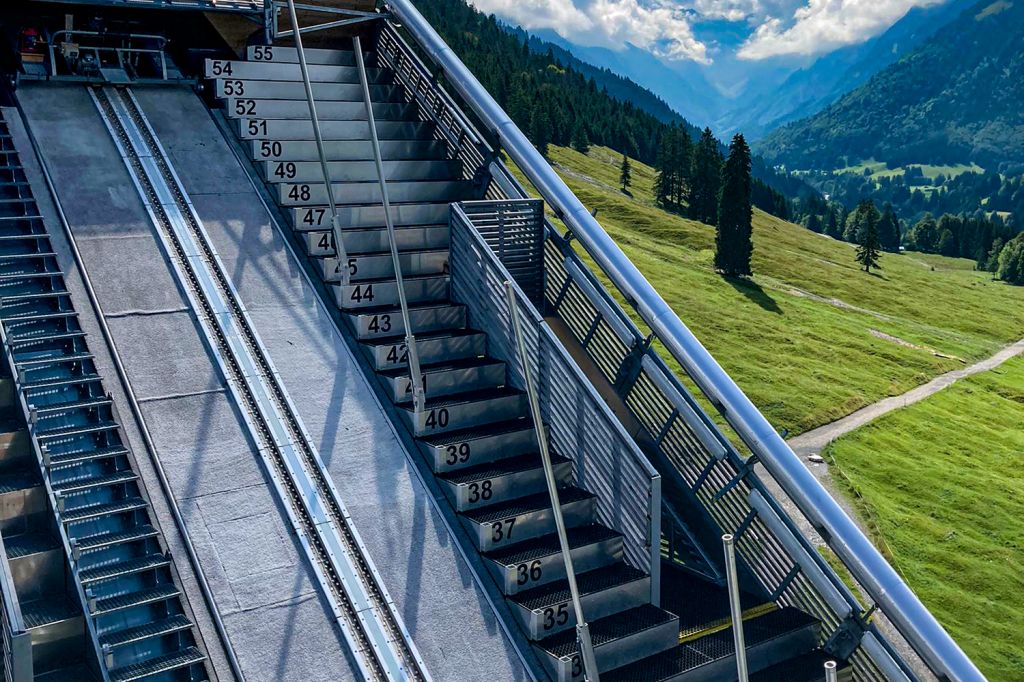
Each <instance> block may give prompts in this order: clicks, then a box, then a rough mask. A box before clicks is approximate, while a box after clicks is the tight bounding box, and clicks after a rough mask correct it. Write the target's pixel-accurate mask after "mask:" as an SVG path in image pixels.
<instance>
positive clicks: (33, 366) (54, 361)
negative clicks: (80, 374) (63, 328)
mask: <svg viewBox="0 0 1024 682" xmlns="http://www.w3.org/2000/svg"><path fill="white" fill-rule="evenodd" d="M92 359H93V355H92V353H67V354H64V355H46V356H42V357H31V358H19V357H18V356H17V355H15V356H14V364H15V366H17V367H18V369H25V370H28V371H37V370H39V369H40V368H41V367H44V366H46V365H66V364H68V363H69V362H84V361H85V360H92Z"/></svg>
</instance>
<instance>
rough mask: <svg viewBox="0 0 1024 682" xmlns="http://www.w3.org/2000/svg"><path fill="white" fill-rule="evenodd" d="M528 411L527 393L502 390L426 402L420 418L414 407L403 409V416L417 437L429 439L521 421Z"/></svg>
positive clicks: (409, 406) (510, 389) (408, 406)
mask: <svg viewBox="0 0 1024 682" xmlns="http://www.w3.org/2000/svg"><path fill="white" fill-rule="evenodd" d="M526 411H527V401H526V394H525V393H523V392H522V391H518V390H515V389H512V388H499V389H494V390H486V391H474V392H472V393H465V394H461V395H457V396H442V397H438V398H434V399H431V400H427V404H426V406H425V409H424V410H423V412H421V413H420V414H419V415H416V414H415V413H414V411H413V408H412V406H411V405H407V406H403V407H402V410H401V415H402V417H403V419H405V422H406V426H408V427H409V429H410V430H412V432H413V433H414V434H415V435H416V436H426V435H430V434H435V433H447V432H450V431H458V430H460V429H470V428H476V427H480V426H484V425H486V424H494V423H496V422H504V421H509V420H512V419H518V418H519V417H522V416H524V415H525V414H526Z"/></svg>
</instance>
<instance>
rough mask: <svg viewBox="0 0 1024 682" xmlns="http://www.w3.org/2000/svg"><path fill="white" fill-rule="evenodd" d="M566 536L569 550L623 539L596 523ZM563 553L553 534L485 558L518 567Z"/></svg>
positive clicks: (572, 530) (569, 529)
mask: <svg viewBox="0 0 1024 682" xmlns="http://www.w3.org/2000/svg"><path fill="white" fill-rule="evenodd" d="M566 536H567V538H568V540H569V549H570V550H573V549H578V548H580V547H586V546H587V545H594V544H597V543H599V542H606V541H608V540H615V539H617V538H621V537H622V533H620V532H618V531H617V530H612V529H611V528H608V527H607V526H602V525H600V524H597V523H595V524H589V525H586V526H579V527H577V528H568V529H566ZM561 553H562V550H561V546H560V545H559V544H558V536H557V535H555V534H554V533H552V534H550V535H543V536H541V537H539V538H534V539H532V540H527V541H526V542H520V543H518V544H515V545H512V546H510V547H504V548H502V549H498V550H494V551H493V552H488V553H487V554H485V555H484V556H486V557H487V558H488V559H490V560H491V561H494V562H496V563H498V564H501V565H502V566H516V565H518V564H524V563H530V562H532V561H536V560H538V559H543V558H545V557H550V556H561Z"/></svg>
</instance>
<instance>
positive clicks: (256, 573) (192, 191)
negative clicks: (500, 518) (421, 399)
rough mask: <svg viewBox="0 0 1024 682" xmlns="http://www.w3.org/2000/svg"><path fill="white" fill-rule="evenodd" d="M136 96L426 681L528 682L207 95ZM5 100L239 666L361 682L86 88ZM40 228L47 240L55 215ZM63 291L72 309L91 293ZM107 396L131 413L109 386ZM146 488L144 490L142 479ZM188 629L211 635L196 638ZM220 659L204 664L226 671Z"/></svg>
mask: <svg viewBox="0 0 1024 682" xmlns="http://www.w3.org/2000/svg"><path fill="white" fill-rule="evenodd" d="M135 95H136V98H137V100H138V102H139V104H140V105H141V108H142V110H143V111H144V113H145V115H146V116H147V117H148V119H149V122H150V124H151V125H152V127H153V130H154V132H155V134H156V136H157V138H159V141H160V143H161V144H162V146H163V148H164V149H165V150H166V152H167V155H168V157H169V160H170V161H171V163H172V164H173V166H174V169H175V171H176V173H177V175H178V176H179V178H180V180H181V183H182V185H183V186H184V189H185V191H186V192H187V194H188V195H189V198H190V200H191V202H192V204H193V205H194V207H195V209H196V212H197V214H198V216H199V218H200V220H201V221H202V223H203V226H204V227H205V230H206V232H207V234H208V235H209V238H210V240H211V242H212V244H213V246H214V248H215V249H216V252H217V254H218V255H219V258H220V261H221V262H222V263H223V264H224V267H225V270H226V274H227V275H228V277H229V279H230V281H231V283H232V284H233V286H234V287H235V289H236V290H237V292H238V295H239V298H240V299H241V301H242V302H243V303H244V306H245V308H246V310H247V311H248V315H249V318H250V319H251V320H252V322H253V324H254V326H255V328H256V330H257V331H258V333H259V336H260V338H261V339H262V340H263V342H264V344H265V350H266V352H267V354H268V356H269V358H270V359H272V361H273V364H274V366H275V367H276V369H277V372H278V375H279V377H280V380H281V382H282V384H283V385H284V387H285V388H286V389H287V391H288V393H289V394H290V396H291V400H292V401H293V403H294V406H295V408H296V410H297V412H298V415H299V416H300V417H301V420H302V422H303V423H304V425H305V427H306V430H307V431H308V432H309V434H310V435H311V437H312V441H313V443H314V444H315V446H316V448H317V449H318V450H319V452H320V455H321V457H322V459H323V461H324V463H325V464H326V467H327V470H328V472H329V474H330V476H331V478H332V479H333V483H334V485H335V487H336V488H337V490H338V492H339V494H340V497H341V499H342V500H343V502H344V503H345V505H346V506H347V508H348V511H349V513H350V515H351V518H352V521H353V523H354V525H355V527H356V529H357V530H358V531H359V534H360V535H361V537H362V540H363V542H364V543H365V545H366V548H367V550H368V553H369V555H370V557H371V559H372V561H373V562H374V563H375V565H376V567H377V569H378V570H379V572H380V574H381V578H382V581H383V583H384V586H385V587H386V589H387V591H388V592H389V593H390V595H391V597H392V599H393V600H394V602H395V605H396V607H397V610H398V613H399V615H400V617H401V619H402V621H403V622H404V624H405V627H406V628H407V629H408V630H409V632H410V633H411V636H412V639H413V641H414V642H415V645H416V647H417V648H418V650H419V652H420V654H421V655H422V657H423V659H424V662H425V665H426V668H427V670H429V672H430V674H431V675H432V677H433V678H434V679H435V680H455V679H501V680H514V679H525V678H526V673H525V671H524V670H523V668H522V665H521V663H520V662H519V659H518V658H517V656H516V654H515V652H514V651H513V649H512V646H511V644H510V643H509V641H508V640H507V639H506V638H505V636H504V634H503V631H502V629H501V628H500V627H499V624H498V622H497V620H496V618H495V616H494V613H493V611H492V609H491V606H490V604H489V602H488V600H487V598H486V595H485V594H484V592H483V590H482V589H481V588H480V587H479V585H478V584H477V583H476V582H475V580H474V577H473V575H472V572H471V571H470V569H469V567H468V565H467V564H466V562H465V560H464V559H463V557H462V555H461V554H460V552H459V550H458V548H457V547H456V544H455V541H454V540H453V539H452V538H451V537H450V536H449V533H448V530H447V528H446V527H445V524H444V521H443V519H442V518H441V516H440V515H439V513H438V512H437V511H436V509H435V507H434V506H433V504H432V501H431V499H430V498H429V495H430V493H429V492H428V491H427V490H426V489H425V488H424V486H423V485H422V483H421V481H420V480H419V478H418V477H417V476H416V474H415V472H414V471H413V467H412V465H411V464H410V462H409V459H408V458H409V455H408V453H407V452H406V451H405V449H404V447H403V445H402V444H401V442H400V441H399V440H398V438H397V437H396V435H395V433H394V432H393V430H392V426H391V424H390V423H389V421H388V419H387V417H386V415H385V413H384V412H383V410H382V408H381V407H380V405H379V403H378V402H377V399H376V397H375V396H374V394H373V392H372V390H371V388H370V386H369V385H368V384H367V382H366V378H365V376H364V374H363V373H362V370H361V369H360V367H359V366H358V364H357V363H356V360H355V359H354V357H353V356H352V354H351V351H350V350H349V347H348V346H347V345H346V344H345V342H344V340H343V338H342V337H341V335H340V332H339V331H338V329H337V327H336V326H335V323H334V321H333V320H332V319H331V317H330V316H329V315H328V314H327V313H326V311H325V309H324V308H323V306H322V304H321V303H320V301H319V299H318V294H317V291H316V290H315V289H314V287H313V286H312V285H311V284H310V283H309V281H308V280H307V279H306V278H305V276H304V274H303V271H302V269H301V267H300V265H299V264H298V263H297V262H296V261H295V259H294V258H293V256H292V254H291V252H290V251H289V250H288V249H287V248H286V245H285V242H284V240H283V238H282V236H281V235H280V234H279V233H278V231H277V227H276V226H275V225H274V224H273V221H272V219H271V216H270V214H269V213H268V211H267V209H266V208H265V206H264V205H263V203H262V202H261V200H260V197H259V195H258V194H257V192H256V191H255V190H254V189H253V187H252V184H251V183H250V181H249V178H248V176H247V175H246V173H245V171H244V170H243V168H242V167H241V166H240V165H239V163H238V162H237V161H236V159H235V157H234V155H233V153H232V151H231V149H230V147H229V146H228V144H227V142H226V141H225V139H224V138H223V136H222V135H221V132H220V130H219V129H218V127H217V126H216V125H215V123H214V121H213V120H212V118H211V117H210V116H209V114H208V112H207V110H206V107H205V105H204V104H203V103H202V101H201V100H199V99H198V98H197V97H196V96H195V95H194V94H193V93H192V92H191V91H190V90H188V89H185V88H167V87H161V88H153V89H139V90H136V91H135ZM18 97H19V100H20V103H21V104H22V106H23V108H24V110H25V111H26V113H27V116H28V118H29V122H30V125H31V128H32V130H33V132H34V134H35V136H36V138H37V140H38V141H39V143H40V145H41V147H42V152H43V155H44V157H45V160H46V163H47V166H48V168H49V169H50V170H51V172H52V175H53V181H54V183H55V185H56V189H57V193H58V199H59V201H60V203H61V205H62V207H63V209H64V212H65V214H66V215H67V218H68V221H69V223H70V228H71V230H72V233H73V235H74V238H75V241H76V243H77V245H78V247H79V249H80V251H81V253H82V257H83V260H84V265H85V268H86V271H87V274H88V275H89V277H90V278H91V280H92V282H93V284H94V286H95V289H96V292H97V295H98V298H99V304H100V306H101V307H102V314H103V315H104V317H105V319H106V322H107V324H108V325H109V327H110V329H111V331H112V334H113V336H114V343H115V345H116V347H117V350H118V351H119V353H120V355H121V357H122V358H123V360H124V363H125V365H126V369H127V372H128V375H129V378H130V381H131V384H132V386H133V389H134V393H135V395H136V397H137V398H138V400H139V401H140V403H141V405H142V411H143V414H144V417H145V422H146V425H147V426H148V428H149V429H150V431H151V432H152V434H153V439H154V441H155V446H156V449H157V453H156V454H157V456H158V457H159V458H160V461H161V462H162V464H163V466H164V467H165V469H166V470H167V472H168V475H169V478H170V482H171V487H172V488H173V492H174V497H175V501H176V502H177V504H178V505H179V506H180V508H181V510H182V513H183V515H184V517H185V520H186V525H187V532H188V534H189V537H190V538H191V540H192V542H193V543H194V544H195V545H196V548H197V550H198V553H199V556H200V561H201V566H202V570H203V572H204V573H205V574H206V576H207V577H208V579H209V581H210V583H211V586H212V590H213V595H214V600H215V602H216V606H217V609H218V610H219V611H220V613H221V614H222V616H223V619H224V622H225V624H226V627H227V630H228V635H229V638H230V641H231V645H232V647H233V648H234V650H235V651H236V653H237V655H238V658H239V660H240V663H241V666H242V668H243V672H244V674H245V676H246V678H247V679H249V680H346V679H358V678H359V675H358V673H357V671H356V668H355V667H354V663H353V661H352V658H351V656H350V655H349V654H348V653H347V646H346V641H345V639H344V637H343V636H342V634H341V633H340V631H339V628H338V627H337V626H336V625H335V624H334V622H333V617H332V614H331V611H330V609H329V606H328V604H327V602H326V600H325V598H324V596H323V594H322V592H321V589H320V587H319V585H318V583H317V581H316V579H315V577H314V575H313V571H312V569H311V567H310V565H309V562H308V560H307V558H306V556H305V555H304V553H303V550H302V548H301V545H300V543H299V542H298V541H297V539H296V537H295V535H294V533H293V532H292V530H291V525H290V524H289V522H288V519H287V518H286V514H285V511H284V509H283V508H282V504H281V502H280V500H279V499H278V498H277V496H276V492H275V489H274V487H273V486H272V485H271V482H270V480H269V478H268V474H267V471H266V470H265V468H264V467H263V466H262V464H261V458H260V456H259V455H260V453H259V452H257V451H256V444H255V442H254V441H253V440H252V438H251V437H250V435H249V433H248V431H247V429H246V427H245V423H244V420H243V417H242V413H241V412H240V410H239V408H238V406H237V405H236V404H235V401H234V400H233V398H232V394H231V393H230V392H229V391H228V390H226V387H225V378H224V376H223V375H222V374H221V373H220V371H219V370H218V366H217V364H216V363H215V362H214V359H213V358H212V356H211V351H210V348H209V347H208V345H207V344H206V342H205V341H204V338H203V334H202V333H201V329H200V326H199V325H198V323H197V320H196V318H195V315H194V313H193V311H192V310H191V308H190V306H189V304H188V299H187V298H186V297H185V295H184V293H183V290H182V287H181V286H180V284H179V282H178V281H177V279H176V277H175V273H174V269H173V268H172V267H171V263H170V262H169V260H168V255H167V254H166V253H165V251H164V248H163V247H162V245H161V243H160V240H159V238H158V235H157V233H156V232H155V228H154V226H153V224H152V222H151V220H150V218H149V216H148V214H147V213H146V211H145V208H144V206H143V204H142V202H141V200H140V198H139V195H138V192H137V190H136V188H135V186H134V185H133V183H132V180H131V178H130V176H129V173H128V172H127V170H126V168H125V165H124V163H123V161H122V159H121V157H120V155H119V153H118V151H117V148H116V146H115V145H114V143H113V141H112V139H111V137H110V133H109V132H108V130H107V128H106V127H105V125H104V123H103V121H102V120H101V118H100V116H99V114H98V112H97V109H96V107H95V105H94V103H93V101H92V99H91V98H90V96H89V94H88V92H87V91H86V89H85V88H83V87H78V86H63V85H41V84H40V85H28V86H24V87H22V88H21V89H20V90H19V92H18ZM36 189H37V194H42V193H44V188H36ZM49 227H50V233H51V235H54V238H55V241H56V242H60V241H61V239H62V231H61V229H60V226H59V225H57V224H53V225H50V226H49ZM65 247H66V245H65ZM65 253H67V251H66V248H65ZM64 265H65V268H66V269H68V270H70V269H73V267H74V266H73V263H71V262H69V263H66V264H64ZM79 298H81V299H82V300H81V301H78V303H79V305H80V306H82V307H83V308H84V307H85V306H86V305H87V303H88V300H87V299H84V298H82V297H79ZM91 336H92V337H94V341H93V343H94V344H95V345H97V346H101V345H102V344H100V343H99V338H100V337H98V335H97V334H92V335H91ZM112 387H114V388H115V390H116V386H114V384H112ZM114 398H115V401H116V402H118V403H119V405H120V406H121V412H122V414H128V413H129V410H128V407H127V405H126V404H125V397H124V396H123V395H119V394H117V393H115V396H114ZM139 451H140V452H144V450H143V449H140V450H139ZM150 494H151V495H157V494H159V488H157V487H155V486H150ZM164 525H165V526H172V525H173V523H172V521H171V520H170V519H166V520H164ZM190 597H191V598H192V599H193V600H199V599H200V597H199V595H198V593H196V594H194V595H192V594H190ZM204 636H205V637H206V639H208V640H211V641H213V640H215V639H216V635H215V633H213V632H212V631H210V632H204ZM222 668H223V664H222V665H221V666H218V673H220V674H222V676H223V679H230V673H229V672H227V671H225V670H222Z"/></svg>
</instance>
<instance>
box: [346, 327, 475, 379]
mask: <svg viewBox="0 0 1024 682" xmlns="http://www.w3.org/2000/svg"><path fill="white" fill-rule="evenodd" d="M362 348H363V351H364V352H365V353H366V354H367V355H368V356H369V358H370V362H371V363H372V364H373V368H374V370H376V371H378V372H379V371H385V370H393V369H400V368H407V367H408V363H409V353H408V350H407V348H406V346H405V341H404V340H403V341H371V342H365V343H363V344H362ZM416 350H417V352H418V353H419V356H420V362H421V363H423V364H424V365H430V364H434V363H438V362H443V361H446V360H447V361H452V360H465V359H469V358H478V357H481V356H482V355H484V354H485V353H486V352H487V335H486V334H484V333H483V332H478V331H473V330H456V331H452V332H439V333H433V334H423V335H417V337H416Z"/></svg>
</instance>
